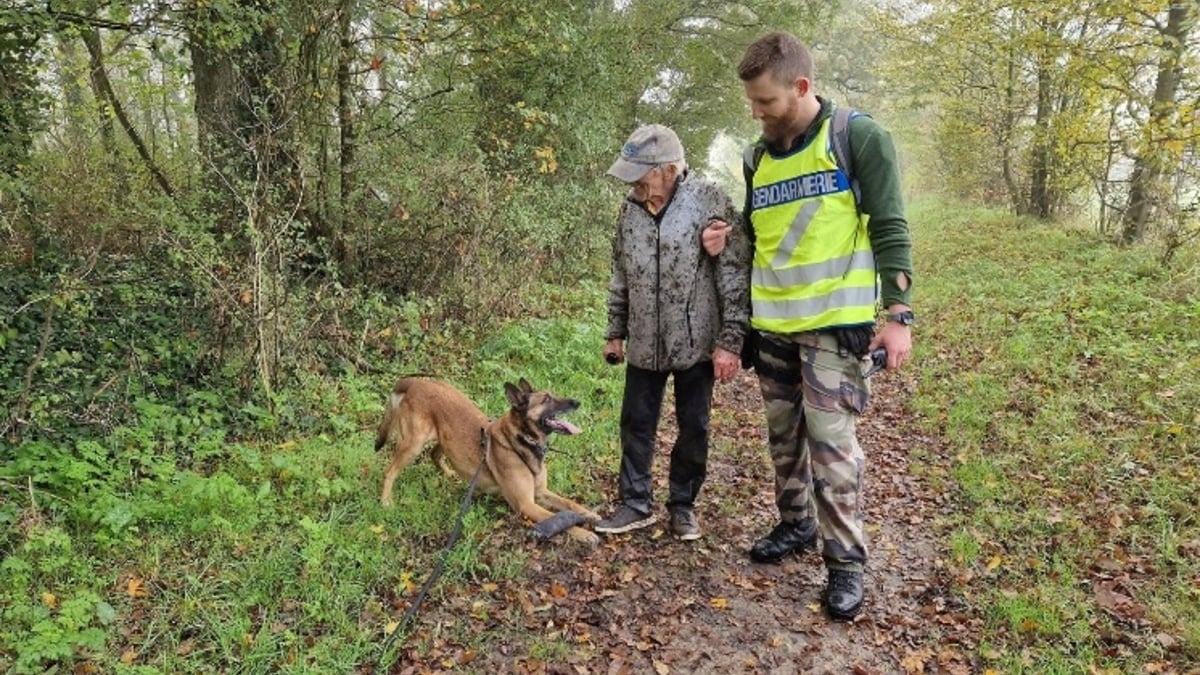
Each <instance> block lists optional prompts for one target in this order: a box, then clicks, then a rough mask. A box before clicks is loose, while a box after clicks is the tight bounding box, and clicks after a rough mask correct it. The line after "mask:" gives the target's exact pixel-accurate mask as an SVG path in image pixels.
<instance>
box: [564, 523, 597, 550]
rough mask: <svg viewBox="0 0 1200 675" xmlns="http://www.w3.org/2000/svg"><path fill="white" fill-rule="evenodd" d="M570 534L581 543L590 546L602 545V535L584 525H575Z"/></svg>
mask: <svg viewBox="0 0 1200 675" xmlns="http://www.w3.org/2000/svg"><path fill="white" fill-rule="evenodd" d="M570 534H571V538H572V539H574V540H575V541H577V542H579V543H581V544H586V545H587V546H588V547H590V548H595V547H597V546H599V545H600V535H598V534H596V533H595V532H592V531H591V530H585V529H583V528H582V527H573V528H571V530H570Z"/></svg>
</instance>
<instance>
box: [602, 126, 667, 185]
mask: <svg viewBox="0 0 1200 675" xmlns="http://www.w3.org/2000/svg"><path fill="white" fill-rule="evenodd" d="M682 161H683V144H682V143H680V142H679V137H678V136H676V135H675V132H674V131H671V130H670V129H669V128H667V127H664V126H663V125H661V124H647V125H645V126H641V127H638V128H637V130H636V131H634V132H633V133H632V134H630V136H629V140H628V141H625V145H624V146H622V147H621V156H620V157H617V161H615V162H613V165H612V166H610V167H608V175H610V176H616V177H617V178H620V179H621V180H623V181H625V182H626V183H636V182H637V181H639V180H641V178H642V176H645V175H646V172H647V171H649V170H650V169H653V168H654V167H656V166H658V165H659V164H667V163H670V162H682Z"/></svg>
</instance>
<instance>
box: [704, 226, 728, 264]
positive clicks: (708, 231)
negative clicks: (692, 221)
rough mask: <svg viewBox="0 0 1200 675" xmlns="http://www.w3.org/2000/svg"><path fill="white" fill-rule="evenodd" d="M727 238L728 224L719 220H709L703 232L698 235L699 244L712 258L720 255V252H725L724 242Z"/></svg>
mask: <svg viewBox="0 0 1200 675" xmlns="http://www.w3.org/2000/svg"><path fill="white" fill-rule="evenodd" d="M728 238H729V223H727V222H725V221H723V220H721V219H720V218H713V219H711V220H709V221H708V225H707V226H706V227H705V228H704V231H703V232H701V233H700V242H701V244H703V246H704V252H705V253H707V254H709V255H712V256H716V255H720V254H721V251H724V250H725V242H726V240H727V239H728Z"/></svg>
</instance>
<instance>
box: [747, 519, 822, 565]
mask: <svg viewBox="0 0 1200 675" xmlns="http://www.w3.org/2000/svg"><path fill="white" fill-rule="evenodd" d="M815 550H817V523H816V521H814V520H811V519H809V520H802V521H800V522H798V523H779V524H778V525H776V526H775V529H773V530H771V534H768V535H767V536H765V537H763V538H762V539H759V540H758V541H756V542H754V546H753V547H751V548H750V559H751V560H753V561H754V562H760V563H767V562H779V561H780V560H783V558H784V556H786V555H788V554H790V553H800V552H802V551H815Z"/></svg>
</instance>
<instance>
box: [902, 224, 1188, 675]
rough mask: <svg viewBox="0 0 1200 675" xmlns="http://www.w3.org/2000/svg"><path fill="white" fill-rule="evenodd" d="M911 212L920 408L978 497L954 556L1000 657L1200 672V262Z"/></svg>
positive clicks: (1065, 669)
mask: <svg viewBox="0 0 1200 675" xmlns="http://www.w3.org/2000/svg"><path fill="white" fill-rule="evenodd" d="M912 221H913V222H914V223H915V224H916V225H915V226H914V230H915V236H916V238H917V251H916V260H917V265H918V269H917V278H918V283H919V286H918V288H919V300H918V301H917V304H918V307H919V308H920V316H921V319H922V320H921V323H920V327H919V329H918V331H917V345H916V348H917V360H916V362H915V365H916V368H917V370H918V372H919V380H920V384H919V391H918V394H917V396H916V397H915V399H914V401H913V409H914V410H915V411H916V412H917V413H918V415H919V417H920V418H921V420H922V424H924V425H926V426H928V427H930V428H931V429H933V430H934V431H936V432H937V433H939V434H940V435H941V436H942V437H943V438H944V439H945V440H946V444H947V445H946V448H947V452H948V454H949V462H950V464H951V470H950V473H951V476H952V478H953V485H954V487H955V488H956V489H957V492H958V494H959V495H960V499H961V503H962V506H963V511H962V512H961V513H960V514H959V515H958V516H957V517H956V518H955V519H954V522H952V523H950V524H949V525H948V526H947V529H946V536H947V544H948V545H947V549H948V550H949V552H950V557H951V562H952V564H953V565H954V566H955V567H956V568H957V571H958V578H959V579H961V580H962V582H961V583H962V585H961V587H960V591H961V592H962V594H963V597H964V598H966V599H967V601H968V603H969V604H970V605H972V606H974V607H975V609H976V610H977V611H978V612H979V613H980V614H981V615H982V616H983V617H985V626H986V628H985V631H986V633H985V635H984V640H983V643H982V644H983V645H985V646H986V647H981V653H986V655H987V656H986V657H984V661H985V662H986V663H987V664H988V667H990V668H992V669H993V670H997V671H999V672H1012V673H1079V672H1160V671H1157V670H1155V668H1159V667H1160V664H1162V663H1164V662H1171V663H1175V664H1190V667H1193V668H1194V667H1195V666H1196V665H1197V664H1198V663H1200V641H1198V640H1197V636H1198V635H1200V629H1197V628H1196V626H1197V625H1198V624H1200V609H1198V608H1200V591H1198V590H1197V589H1198V588H1200V555H1197V554H1198V553H1200V517H1198V516H1197V514H1196V504H1197V501H1196V488H1195V485H1196V479H1197V477H1198V473H1200V412H1198V410H1200V300H1198V299H1197V298H1200V276H1198V275H1197V272H1196V271H1195V270H1196V265H1195V263H1196V261H1195V259H1194V257H1193V260H1191V261H1190V262H1189V261H1177V262H1176V263H1175V265H1174V266H1172V267H1171V268H1169V269H1164V268H1161V267H1160V266H1158V265H1157V264H1156V263H1155V262H1154V258H1153V255H1152V253H1151V252H1148V251H1146V250H1142V249H1127V250H1123V249H1118V248H1115V247H1113V246H1111V245H1110V244H1108V243H1107V242H1105V241H1103V240H1101V239H1100V238H1098V237H1097V236H1095V235H1093V234H1091V233H1088V232H1083V231H1076V230H1072V229H1070V228H1066V227H1062V226H1056V225H1044V224H1033V223H1029V222H1025V221H1021V220H1018V219H1015V218H1012V217H1010V216H1007V215H1004V214H998V213H995V212H989V211H979V210H971V209H965V210H963V209H949V208H944V207H940V206H938V205H934V204H925V205H921V206H919V207H918V208H916V209H915V210H914V212H913V214H912ZM1104 589H1109V590H1115V591H1116V592H1117V593H1119V594H1120V595H1121V596H1122V597H1121V599H1120V600H1119V601H1114V600H1112V599H1111V598H1113V597H1116V596H1112V595H1108V596H1105V595H1104V594H1105V592H1106V591H1105V590H1104ZM1164 642H1165V643H1166V645H1167V646H1169V647H1170V648H1169V649H1168V648H1167V646H1164Z"/></svg>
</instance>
